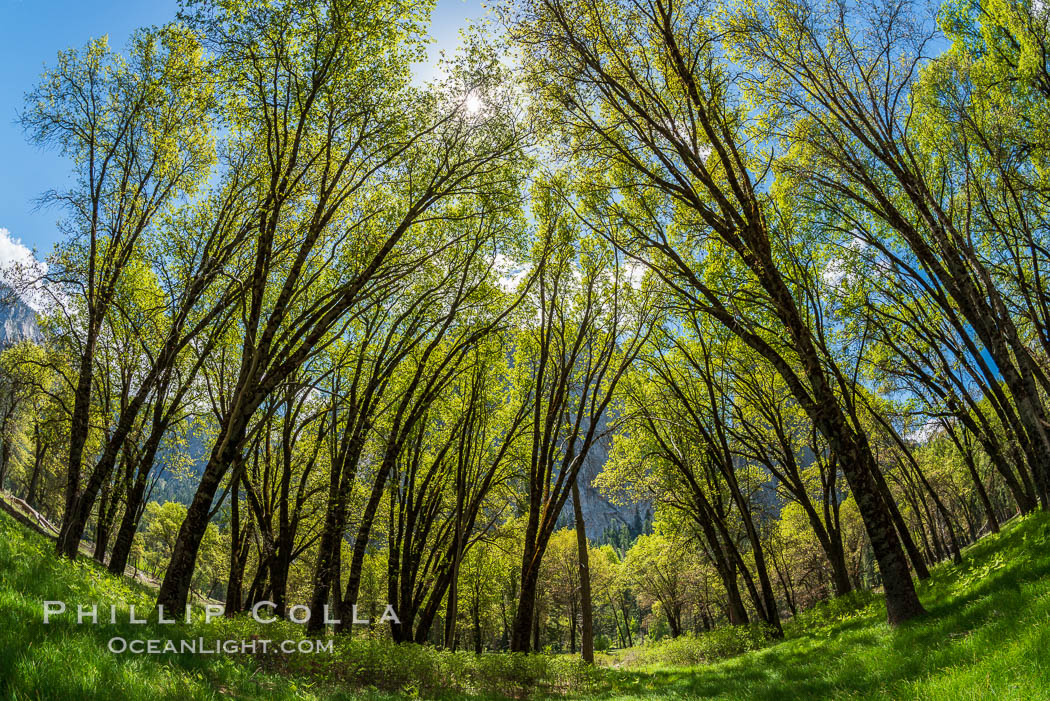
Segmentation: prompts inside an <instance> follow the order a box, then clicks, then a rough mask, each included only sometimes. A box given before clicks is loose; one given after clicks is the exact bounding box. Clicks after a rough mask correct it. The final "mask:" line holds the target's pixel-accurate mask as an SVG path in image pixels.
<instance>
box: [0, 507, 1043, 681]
mask: <svg viewBox="0 0 1050 701" xmlns="http://www.w3.org/2000/svg"><path fill="white" fill-rule="evenodd" d="M920 596H921V598H922V601H923V603H924V604H925V606H926V607H927V610H928V611H929V613H928V615H927V616H925V617H923V618H922V619H921V620H918V621H914V622H912V623H908V624H906V625H903V626H901V627H899V628H897V629H891V628H890V627H889V626H888V625H886V623H885V620H884V618H885V616H884V612H883V609H882V605H881V601H880V600H878V599H877V598H876V599H874V600H873V599H871V597H868V598H867V599H865V598H863V597H861V598H858V599H857V601H856V602H855V603H853V604H850V605H843V604H839V605H835V604H833V605H830V606H828V607H826V608H823V609H817V610H815V611H813V612H811V613H809V614H806V615H803V616H800V617H799V620H797V621H792V622H790V623H789V625H787V626H786V634H787V639H786V640H784V641H782V642H779V643H776V644H772V645H768V646H766V647H764V648H762V649H759V650H754V651H751V652H747V653H745V654H742V655H739V656H737V657H733V658H731V659H727V660H722V661H718V662H712V663H709V664H702V665H692V666H678V665H672V664H669V663H667V662H666V661H661V660H660V655H659V652H658V650H657V651H655V654H652V655H649V656H648V658H644V657H643V658H641V659H646V664H645V665H644V666H619V667H617V665H624V664H625V663H628V659H627V658H623V657H615V656H605V657H604V658H603V660H602V661H603V666H600V667H598V668H596V669H592V668H587V667H585V666H583V665H582V664H580V663H578V661H576V660H575V659H574V658H570V657H569V656H564V655H563V656H545V655H532V656H522V655H500V654H486V655H481V656H475V655H472V654H470V653H466V652H460V653H447V652H442V651H437V650H432V649H428V648H420V647H418V646H402V647H397V646H394V645H391V644H389V643H386V642H384V641H369V640H353V641H345V642H344V641H340V642H339V643H338V644H337V645H336V646H335V649H334V651H333V652H331V653H322V654H314V655H281V654H277V655H273V654H271V655H268V656H265V657H264V656H262V655H236V656H225V655H200V654H188V653H187V654H167V655H164V654H161V655H149V654H143V655H132V654H122V655H117V654H113V653H111V652H109V651H108V649H107V643H108V641H109V640H110V639H111V638H112V637H115V636H120V637H126V638H128V639H134V638H140V639H149V638H161V639H164V638H172V639H177V638H198V637H203V638H205V640H206V644H207V643H208V642H213V641H218V640H223V639H250V638H251V637H252V635H253V634H256V633H258V630H257V626H255V624H253V623H251V622H249V621H244V620H233V621H223V622H219V623H215V622H213V623H212V624H211V625H208V626H205V625H203V624H202V623H199V622H198V623H193V624H189V625H185V624H176V625H167V626H159V625H157V624H147V625H131V624H129V623H128V622H127V606H128V605H130V604H134V605H136V607H137V608H138V610H139V611H140V612H141V611H149V610H151V608H152V591H151V590H150V589H149V588H148V587H147V586H145V585H142V584H139V583H133V582H131V581H130V580H127V579H124V578H120V577H114V576H111V575H109V574H107V573H106V572H104V571H103V570H101V569H100V568H99V567H98V566H97V565H96V564H94V563H92V562H88V561H86V559H84V558H82V561H79V562H76V563H70V562H65V561H58V560H56V559H55V558H54V556H53V554H52V543H51V541H49V540H48V539H47V538H46V537H45V536H43V535H41V534H39V533H37V532H34V531H32V530H30V529H29V528H27V527H25V526H23V525H22V524H19V523H17V522H16V521H15V520H14V519H12V518H11V517H10V516H9V515H8V514H6V513H0V699H60V700H62V701H67V700H71V699H169V698H170V699H174V698H178V699H186V700H188V699H230V698H237V699H256V698H275V699H397V698H405V697H408V696H413V697H423V698H443V699H460V698H507V697H513V698H525V697H528V698H548V697H552V696H557V697H562V698H573V699H583V698H598V699H635V698H665V699H696V698H708V697H710V698H726V699H778V700H780V699H791V698H806V699H809V698H887V699H912V698H915V699H931V700H934V699H936V700H937V701H942V700H944V699H953V700H954V699H1044V698H1045V699H1050V515H1048V514H1036V515H1032V516H1029V517H1027V518H1025V519H1015V520H1014V521H1013V522H1011V523H1010V524H1008V525H1007V526H1006V527H1004V529H1003V532H1002V533H1000V534H998V535H995V536H989V537H987V538H985V539H983V540H982V541H980V542H979V543H977V544H975V545H974V546H972V547H970V548H969V549H968V550H967V551H966V552H965V555H964V560H963V562H962V563H961V564H959V565H952V564H945V565H941V566H939V567H937V568H936V569H935V570H934V574H933V577H932V578H931V580H930V581H929V582H926V583H923V584H922V586H921V588H920ZM45 600H59V601H66V602H69V603H71V604H73V605H74V606H75V604H76V603H77V602H83V603H95V602H99V603H101V604H104V606H100V619H108V611H109V606H108V604H109V603H111V602H112V603H116V604H117V605H118V620H121V619H122V620H123V622H122V623H120V622H118V624H116V625H109V624H108V620H107V622H106V624H105V625H98V626H94V625H90V624H84V625H76V624H75V616H70V615H68V614H67V615H64V616H61V617H59V618H58V619H57V620H53V621H52V622H51V623H50V624H48V625H44V624H43V617H42V605H43V601H45ZM253 626H254V627H253ZM275 626H276V627H271V628H270V629H268V630H267V631H266V633H267V635H268V636H269V637H271V638H284V637H287V638H294V637H299V636H301V634H300V633H299V631H298V629H297V628H295V627H294V626H292V625H291V624H287V625H286V624H283V623H279V624H275ZM636 659H638V658H637V657H636Z"/></svg>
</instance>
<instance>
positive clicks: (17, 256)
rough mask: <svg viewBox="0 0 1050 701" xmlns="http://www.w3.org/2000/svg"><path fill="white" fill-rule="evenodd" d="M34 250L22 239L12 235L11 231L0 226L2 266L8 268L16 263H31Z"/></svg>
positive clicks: (0, 261)
mask: <svg viewBox="0 0 1050 701" xmlns="http://www.w3.org/2000/svg"><path fill="white" fill-rule="evenodd" d="M33 260H34V258H33V251H32V250H30V249H29V248H28V247H27V246H26V245H25V244H23V243H22V240H21V239H16V238H14V237H13V236H11V232H10V231H8V230H7V229H5V228H4V227H2V226H0V268H3V269H5V270H6V269H7V268H9V267H10V266H12V265H13V264H16V263H31V262H32V261H33Z"/></svg>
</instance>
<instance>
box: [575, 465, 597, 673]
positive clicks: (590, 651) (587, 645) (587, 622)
mask: <svg viewBox="0 0 1050 701" xmlns="http://www.w3.org/2000/svg"><path fill="white" fill-rule="evenodd" d="M572 510H573V513H574V515H575V516H576V550H577V552H578V553H579V556H578V557H579V561H580V614H581V617H582V621H581V623H582V625H581V626H580V629H581V633H580V637H581V639H580V649H581V652H582V653H583V661H584V662H587V663H590V664H594V612H593V608H592V606H591V565H590V553H589V546H588V544H587V527H586V524H585V523H584V521H583V507H582V506H581V505H580V487H579V485H578V484H577V483H576V482H575V481H574V482H573V483H572Z"/></svg>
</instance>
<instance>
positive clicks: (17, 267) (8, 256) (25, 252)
mask: <svg viewBox="0 0 1050 701" xmlns="http://www.w3.org/2000/svg"><path fill="white" fill-rule="evenodd" d="M46 272H47V263H46V262H45V261H42V260H38V259H37V258H36V256H35V255H34V254H33V250H32V249H31V248H29V247H28V246H26V245H25V244H24V243H22V240H21V239H16V238H15V237H14V236H12V235H11V232H10V231H8V230H7V229H5V228H4V227H0V282H3V283H4V284H6V285H9V286H11V287H14V288H15V289H18V290H19V293H20V296H21V297H22V300H23V301H24V302H25V303H26V304H28V305H29V306H30V307H32V308H33V309H36V310H37V311H39V310H40V309H42V308H43V306H44V305H45V304H46V303H47V300H46V297H47V295H46V294H45V293H44V292H43V290H42V289H41V284H42V282H41V280H40V278H41V277H42V276H43V275H44V273H46Z"/></svg>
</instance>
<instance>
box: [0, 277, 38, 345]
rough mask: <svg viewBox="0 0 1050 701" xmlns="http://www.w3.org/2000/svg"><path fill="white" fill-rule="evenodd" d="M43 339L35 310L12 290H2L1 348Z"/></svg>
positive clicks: (0, 295) (0, 302)
mask: <svg viewBox="0 0 1050 701" xmlns="http://www.w3.org/2000/svg"><path fill="white" fill-rule="evenodd" d="M42 338H43V336H42V335H41V333H40V327H39V326H37V323H36V312H35V311H33V308H32V307H30V306H29V305H28V304H26V303H25V302H23V301H22V300H21V299H19V298H18V295H16V294H15V293H14V292H13V291H11V290H10V289H8V290H0V347H6V346H12V345H14V344H16V343H21V342H22V341H40V340H41V339H42Z"/></svg>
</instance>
